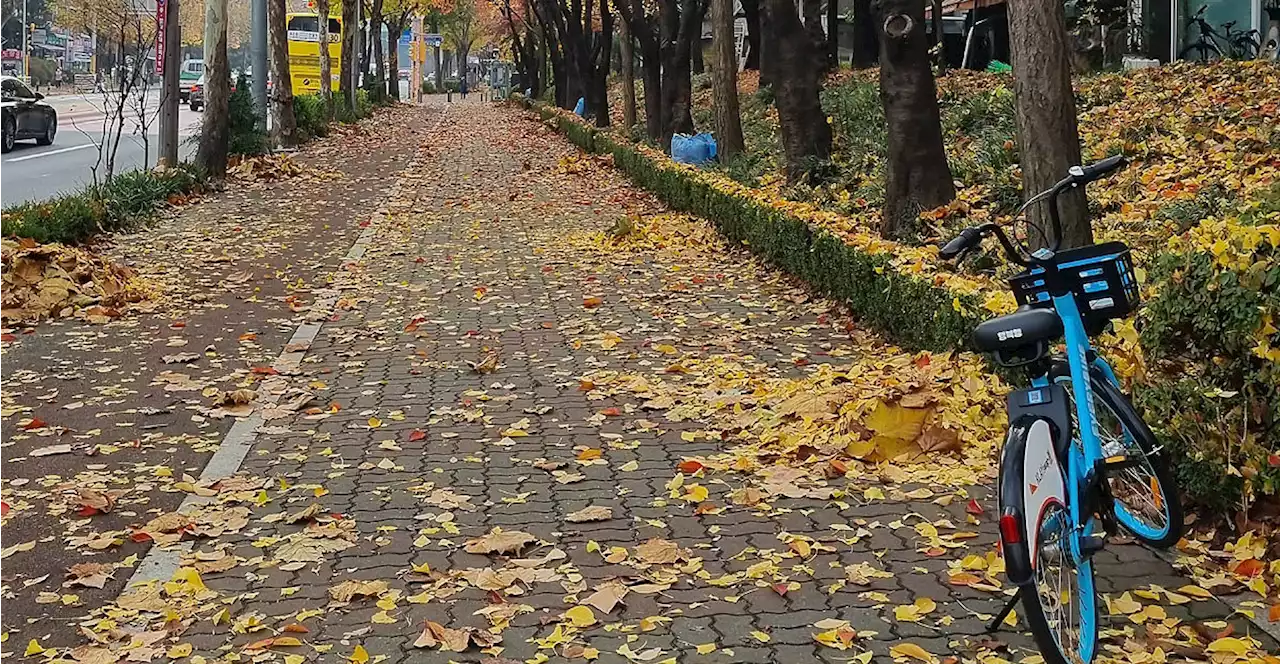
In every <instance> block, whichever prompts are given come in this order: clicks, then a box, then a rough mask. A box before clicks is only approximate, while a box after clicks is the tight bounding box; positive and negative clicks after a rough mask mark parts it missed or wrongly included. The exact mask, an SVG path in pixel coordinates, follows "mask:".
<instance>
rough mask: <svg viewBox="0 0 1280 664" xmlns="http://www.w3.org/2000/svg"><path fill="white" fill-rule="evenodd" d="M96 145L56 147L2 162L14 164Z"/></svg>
mask: <svg viewBox="0 0 1280 664" xmlns="http://www.w3.org/2000/svg"><path fill="white" fill-rule="evenodd" d="M96 147H98V146H97V145H96V144H94V143H85V144H84V145H73V146H71V147H69V148H58V149H57V150H49V151H48V152H41V153H39V154H29V155H27V156H25V157H14V158H13V159H5V160H4V163H6V164H14V163H17V162H19V161H27V160H28V159H39V158H41V157H48V156H50V155H55V154H62V153H63V152H72V151H75V150H83V149H85V148H96Z"/></svg>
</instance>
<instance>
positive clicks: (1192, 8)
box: [1172, 0, 1260, 53]
mask: <svg viewBox="0 0 1280 664" xmlns="http://www.w3.org/2000/svg"><path fill="white" fill-rule="evenodd" d="M1172 2H1173V3H1174V6H1175V7H1176V16H1177V20H1176V21H1174V25H1173V29H1174V30H1176V31H1177V33H1176V37H1175V39H1174V44H1176V46H1177V53H1181V52H1182V50H1183V49H1185V48H1186V47H1187V46H1188V45H1190V44H1194V43H1196V42H1197V41H1198V40H1199V39H1200V28H1199V26H1197V25H1196V24H1195V23H1194V22H1193V19H1194V17H1195V16H1196V15H1197V14H1198V13H1200V12H1201V11H1202V10H1203V12H1204V13H1203V14H1202V15H1201V18H1203V19H1204V20H1205V22H1206V23H1208V24H1209V26H1210V27H1211V28H1212V29H1213V30H1214V32H1215V33H1217V34H1216V37H1217V39H1218V41H1219V42H1220V44H1221V46H1222V48H1223V49H1225V48H1226V47H1227V44H1226V34H1227V30H1226V28H1225V27H1223V26H1225V25H1226V24H1227V23H1230V22H1233V21H1234V25H1233V26H1232V29H1233V30H1237V31H1246V32H1247V31H1249V30H1252V29H1254V28H1256V27H1257V26H1256V25H1254V21H1255V19H1256V17H1257V16H1258V14H1259V13H1260V12H1259V7H1260V4H1259V0H1172Z"/></svg>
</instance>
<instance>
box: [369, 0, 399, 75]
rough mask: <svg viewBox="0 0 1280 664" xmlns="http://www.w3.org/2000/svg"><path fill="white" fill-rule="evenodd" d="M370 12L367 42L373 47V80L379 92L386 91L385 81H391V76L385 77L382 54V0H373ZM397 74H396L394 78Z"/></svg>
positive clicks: (385, 65)
mask: <svg viewBox="0 0 1280 664" xmlns="http://www.w3.org/2000/svg"><path fill="white" fill-rule="evenodd" d="M371 9H372V11H370V12H369V14H370V15H369V41H370V42H372V46H373V68H374V73H373V80H374V81H375V85H378V86H379V89H380V90H386V89H387V87H386V85H387V81H389V80H392V78H394V77H392V76H387V63H386V58H385V57H384V56H383V53H382V0H373V6H372V8H371ZM398 75H399V72H396V76H398Z"/></svg>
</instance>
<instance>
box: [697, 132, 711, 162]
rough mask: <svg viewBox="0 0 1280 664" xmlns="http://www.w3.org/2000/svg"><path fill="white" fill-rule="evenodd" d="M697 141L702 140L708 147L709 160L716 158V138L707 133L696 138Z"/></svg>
mask: <svg viewBox="0 0 1280 664" xmlns="http://www.w3.org/2000/svg"><path fill="white" fill-rule="evenodd" d="M694 138H695V139H701V140H702V142H703V143H705V144H706V146H707V155H708V158H709V159H715V158H716V137H715V136H712V135H711V134H708V133H706V132H703V133H700V134H698V135H696V136H694Z"/></svg>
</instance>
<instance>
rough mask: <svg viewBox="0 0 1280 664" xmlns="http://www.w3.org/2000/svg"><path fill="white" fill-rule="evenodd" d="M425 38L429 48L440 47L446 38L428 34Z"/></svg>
mask: <svg viewBox="0 0 1280 664" xmlns="http://www.w3.org/2000/svg"><path fill="white" fill-rule="evenodd" d="M423 38H424V39H426V40H427V46H440V45H441V44H443V43H444V37H442V36H440V35H436V34H426V35H423Z"/></svg>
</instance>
